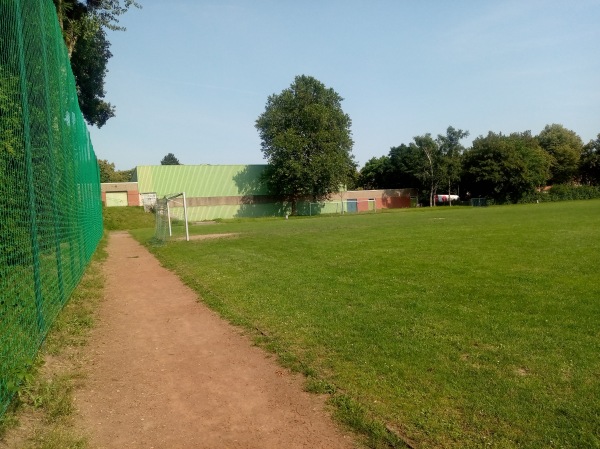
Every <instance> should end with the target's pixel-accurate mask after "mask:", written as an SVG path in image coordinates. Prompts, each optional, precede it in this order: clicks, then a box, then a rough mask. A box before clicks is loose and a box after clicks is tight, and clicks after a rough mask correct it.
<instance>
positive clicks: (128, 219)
mask: <svg viewBox="0 0 600 449" xmlns="http://www.w3.org/2000/svg"><path fill="white" fill-rule="evenodd" d="M102 215H103V219H104V228H105V229H106V230H108V231H120V230H129V229H143V228H154V221H155V217H154V214H152V213H147V212H144V208H143V207H103V208H102Z"/></svg>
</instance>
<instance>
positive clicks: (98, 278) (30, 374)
mask: <svg viewBox="0 0 600 449" xmlns="http://www.w3.org/2000/svg"><path fill="white" fill-rule="evenodd" d="M105 246H106V238H104V239H102V240H101V241H100V244H99V246H98V250H97V251H96V253H95V254H94V257H93V258H92V261H91V264H90V265H89V266H88V268H87V269H86V271H85V274H84V276H83V278H82V280H81V282H80V284H79V285H78V286H77V288H76V289H75V290H74V292H73V294H72V295H71V298H70V301H69V303H68V304H67V305H66V306H65V308H64V309H63V311H62V312H61V314H60V315H59V316H58V317H57V319H56V321H55V322H54V324H53V326H52V328H51V330H50V332H49V333H48V336H47V337H46V341H45V344H44V346H43V347H42V349H41V351H40V353H38V356H37V358H36V360H35V361H33V362H32V363H30V364H29V367H30V370H28V371H24V372H23V375H22V376H21V377H22V380H23V382H22V384H21V388H20V389H19V391H18V394H17V396H16V397H15V400H14V401H13V404H12V407H11V408H10V409H9V411H8V412H7V413H6V414H5V415H4V416H2V418H0V446H2V447H5V446H3V445H2V442H5V441H4V440H3V438H4V437H5V436H7V435H10V437H11V438H10V439H9V438H7V439H6V440H7V441H8V440H10V441H12V442H13V444H12V445H6V447H7V448H11V447H19V448H32V449H33V448H46V449H65V448H68V449H84V448H86V447H88V445H87V442H86V439H85V437H83V436H82V435H81V434H80V432H79V431H78V430H76V429H75V426H74V423H73V420H72V413H73V411H74V410H75V405H74V403H73V394H72V393H73V390H74V388H75V386H76V385H77V383H78V382H80V379H81V378H82V377H83V374H82V372H81V367H82V366H83V363H84V361H85V360H84V359H85V358H86V355H85V349H84V348H85V345H86V343H87V339H88V337H89V332H90V329H91V328H92V327H93V324H94V319H93V317H94V314H95V311H96V309H97V307H98V305H99V302H100V301H101V299H102V290H103V286H104V275H103V273H102V269H101V263H102V262H103V261H104V260H105V259H106V256H107V254H106V251H105ZM46 359H49V360H51V362H52V363H48V364H46V363H44V362H45V360H46ZM5 423H6V424H9V425H5ZM20 423H22V424H20Z"/></svg>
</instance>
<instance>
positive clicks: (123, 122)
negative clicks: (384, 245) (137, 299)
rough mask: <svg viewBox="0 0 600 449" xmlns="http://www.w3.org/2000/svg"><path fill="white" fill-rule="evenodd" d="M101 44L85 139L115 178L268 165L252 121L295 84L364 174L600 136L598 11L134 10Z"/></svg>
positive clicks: (527, 0)
mask: <svg viewBox="0 0 600 449" xmlns="http://www.w3.org/2000/svg"><path fill="white" fill-rule="evenodd" d="M138 1H139V3H141V4H142V6H143V8H142V9H135V8H132V9H130V10H129V11H128V12H127V13H126V14H125V15H124V16H122V17H121V21H120V24H121V25H123V26H125V27H126V28H127V30H126V31H124V32H109V35H108V38H109V41H110V42H111V52H112V53H113V57H112V58H111V59H110V61H109V64H108V70H109V72H108V74H107V77H106V84H105V90H106V100H107V101H109V102H110V103H111V104H113V105H114V106H116V116H115V117H114V118H112V119H110V120H109V121H108V122H107V124H106V125H105V126H103V127H102V128H100V129H98V128H95V127H90V134H91V137H92V143H93V145H94V149H95V151H96V155H97V157H98V159H106V160H108V161H109V162H112V163H114V164H115V165H116V168H117V169H118V170H127V169H130V168H133V167H135V166H137V165H158V164H160V161H161V159H162V158H163V157H164V156H165V155H166V154H167V153H173V154H174V155H175V156H176V157H177V158H178V159H179V161H180V162H181V163H182V164H186V165H193V164H264V163H266V161H265V159H264V158H263V154H262V152H261V148H260V138H259V135H258V131H257V130H256V128H255V126H254V125H255V122H256V119H257V118H258V116H259V115H260V114H262V113H263V112H264V110H265V105H266V102H267V99H268V97H269V96H270V95H273V94H279V93H281V92H282V91H283V90H284V89H286V88H288V87H289V86H290V85H291V84H292V83H293V82H294V78H295V77H296V76H298V75H309V76H313V77H315V78H316V79H318V80H319V81H321V82H322V83H323V84H325V86H326V87H328V88H333V89H334V90H335V91H336V92H337V93H338V94H339V95H341V97H342V98H344V101H343V102H342V109H343V110H344V112H345V113H346V114H348V115H349V116H350V118H351V119H352V128H351V129H352V137H353V140H354V147H353V154H354V157H355V159H356V161H357V162H358V164H359V167H362V166H363V165H364V164H365V162H367V161H368V160H369V159H371V158H372V157H380V156H383V155H386V154H388V152H389V150H390V148H391V147H394V146H398V145H400V144H402V143H405V144H408V143H410V142H411V141H412V139H413V137H414V136H418V135H423V134H425V133H431V134H432V135H433V136H436V135H438V134H444V133H445V131H446V129H447V128H448V126H453V127H454V128H457V129H462V130H466V131H468V132H469V133H470V135H469V137H468V138H467V139H465V140H464V141H463V144H464V145H465V146H467V147H468V146H470V145H471V142H472V140H473V139H475V138H477V137H478V136H481V135H484V136H485V135H487V133H488V132H489V131H493V132H496V133H498V132H502V133H504V134H509V133H512V132H522V131H528V130H529V131H531V132H532V133H533V134H534V135H535V134H538V133H539V132H540V131H541V130H542V129H543V128H544V127H545V126H546V125H549V124H553V123H560V124H562V125H563V126H565V127H566V128H568V129H571V130H573V131H575V132H576V133H577V134H578V135H579V136H580V137H581V138H582V139H583V141H584V143H585V142H588V141H589V140H591V139H595V138H596V136H597V135H598V134H599V133H600V27H599V26H598V22H599V20H600V0H572V1H569V2H566V1H562V0H561V1H551V0H517V1H512V0H456V1H452V2H450V1H446V0H444V1H441V0H423V1H409V0H370V1H368V0H365V1H361V0H303V1H297V0H295V1H294V0H170V1H164V0H138Z"/></svg>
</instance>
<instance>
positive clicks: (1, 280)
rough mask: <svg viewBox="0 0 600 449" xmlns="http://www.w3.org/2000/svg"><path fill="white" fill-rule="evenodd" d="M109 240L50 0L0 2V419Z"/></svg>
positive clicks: (90, 153) (93, 163)
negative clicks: (98, 251)
mask: <svg viewBox="0 0 600 449" xmlns="http://www.w3.org/2000/svg"><path fill="white" fill-rule="evenodd" d="M101 236H102V208H101V199H100V184H99V175H98V167H97V160H96V156H95V154H94V150H93V148H92V145H91V142H90V139H89V134H88V131H87V128H86V126H85V123H84V121H83V118H82V115H81V112H80V110H79V105H78V101H77V91H76V89H75V81H74V78H73V75H72V72H71V67H70V63H69V58H68V54H67V50H66V47H65V45H64V43H63V38H62V34H61V30H60V27H59V24H58V20H57V17H56V12H55V7H54V4H53V2H52V1H51V0H0V415H2V414H3V413H4V411H5V410H6V407H7V406H8V403H9V402H10V399H11V397H12V396H13V394H14V392H15V389H16V387H17V385H18V383H19V378H20V377H22V374H23V372H24V370H25V367H26V366H27V364H28V363H29V362H30V361H31V360H32V359H33V358H34V357H35V354H36V352H37V350H38V349H39V347H40V344H41V343H42V341H43V340H44V337H45V335H46V333H47V331H48V328H49V326H50V324H51V323H52V322H53V320H54V319H55V317H56V315H57V314H58V313H59V311H60V310H61V309H62V307H63V305H64V303H65V302H66V300H67V299H68V298H69V296H70V295H71V293H72V291H73V289H74V288H75V287H76V285H77V284H78V282H79V280H80V278H81V276H82V274H83V271H84V269H85V267H86V266H87V264H88V262H89V260H90V258H91V256H92V254H93V252H94V251H95V249H96V246H97V244H98V241H99V240H100V238H101Z"/></svg>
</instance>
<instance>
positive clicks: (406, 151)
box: [389, 144, 426, 192]
mask: <svg viewBox="0 0 600 449" xmlns="http://www.w3.org/2000/svg"><path fill="white" fill-rule="evenodd" d="M389 158H390V163H391V166H392V173H391V177H392V178H393V179H394V182H393V184H391V185H389V187H414V188H418V189H419V191H421V192H422V191H424V190H425V189H426V186H425V185H424V184H423V183H422V182H421V176H419V171H420V170H422V165H423V164H422V159H423V154H422V153H421V152H420V151H419V149H418V148H417V147H416V146H415V145H405V144H401V145H400V146H397V147H392V148H390V152H389Z"/></svg>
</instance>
